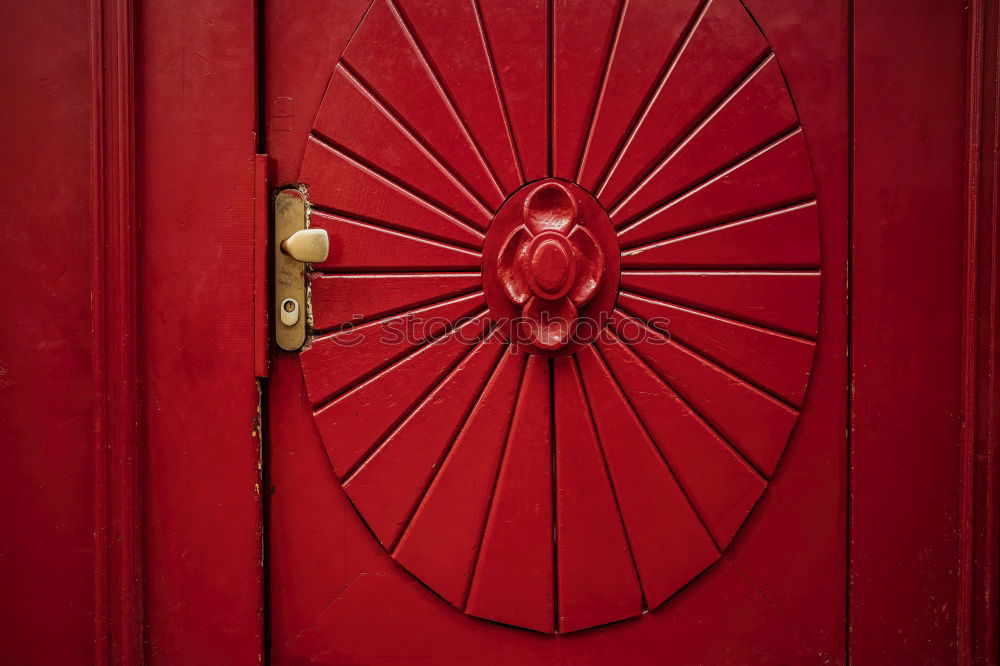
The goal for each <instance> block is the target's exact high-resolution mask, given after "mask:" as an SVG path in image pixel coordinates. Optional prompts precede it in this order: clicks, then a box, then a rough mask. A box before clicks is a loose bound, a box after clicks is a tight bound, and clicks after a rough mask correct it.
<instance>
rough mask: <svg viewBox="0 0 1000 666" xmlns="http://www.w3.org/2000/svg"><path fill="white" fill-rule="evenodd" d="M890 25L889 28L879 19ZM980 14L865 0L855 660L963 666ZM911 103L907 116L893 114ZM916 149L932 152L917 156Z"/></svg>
mask: <svg viewBox="0 0 1000 666" xmlns="http://www.w3.org/2000/svg"><path fill="white" fill-rule="evenodd" d="M890 15H891V18H890ZM890 20H891V21H892V25H893V29H892V30H891V31H883V30H878V29H876V28H875V26H878V25H881V24H882V23H883V22H885V21H890ZM966 21H967V18H966V12H965V10H964V9H963V8H962V7H954V6H947V5H938V4H935V3H928V2H917V3H914V4H912V5H911V7H910V10H909V11H908V12H906V13H905V14H904V15H900V14H896V13H895V12H894V11H893V9H892V8H891V7H890V6H889V4H887V3H884V2H873V3H866V4H861V3H858V4H857V5H856V6H855V13H854V23H853V27H854V35H855V37H854V40H855V53H856V57H855V61H854V72H855V76H854V98H853V100H854V101H853V112H854V117H855V121H854V123H855V133H856V136H855V142H854V143H855V151H854V154H853V165H854V173H855V188H854V190H853V196H852V205H853V214H854V235H853V242H852V255H851V258H852V265H853V275H852V277H853V279H854V280H855V282H856V287H855V289H854V290H853V295H852V304H853V312H852V321H853V322H854V326H853V333H852V335H853V345H852V356H851V371H852V374H853V378H854V387H855V393H854V399H853V400H852V423H851V429H852V438H851V464H852V475H851V485H852V492H851V501H852V523H851V571H852V579H851V582H852V585H851V625H852V631H851V639H850V648H851V656H852V659H853V660H855V661H857V662H864V661H867V662H883V663H884V662H924V663H958V661H959V659H960V655H959V652H958V637H959V632H958V631H957V624H956V623H957V621H958V616H959V614H960V613H961V612H962V604H961V601H960V597H961V593H960V588H959V585H960V581H959V578H958V575H959V574H958V572H959V569H960V554H959V553H960V550H959V545H960V544H959V534H960V529H959V525H960V523H959V517H960V510H961V509H960V501H961V489H960V483H961V481H960V480H961V478H962V473H961V463H960V459H959V456H958V452H959V451H960V435H961V420H962V418H963V405H962V401H961V386H962V356H961V354H962V344H963V339H962V328H961V322H962V318H963V313H962V303H963V296H964V289H965V273H966V271H967V270H968V269H967V267H966V256H965V254H964V252H965V248H964V247H963V245H964V242H963V238H962V233H961V232H960V231H959V230H960V229H961V227H962V224H961V220H962V216H963V213H964V211H965V205H966V202H965V198H966V197H965V190H964V184H965V182H964V181H965V174H964V173H963V165H964V159H965V153H964V150H965V149H964V146H963V144H964V139H965V130H964V125H965V123H964V121H963V117H962V116H963V113H964V111H965V98H964V92H965V88H964V83H963V75H964V71H965V66H966V62H967V60H966V59H967V53H966V50H965V39H966V33H965V31H966V25H967V23H966ZM923 40H933V42H934V44H935V48H934V49H933V52H931V51H917V52H914V51H913V50H911V49H910V48H909V46H910V45H911V44H914V43H918V42H921V41H923ZM861 72H864V75H861ZM890 72H891V73H892V74H891V78H888V79H887V78H885V77H886V76H887V75H890ZM903 72H905V75H900V73H903ZM890 100H891V102H890ZM901 101H905V102H904V105H905V108H906V109H907V113H906V114H905V116H902V117H901V116H900V115H899V114H898V113H895V112H894V111H893V109H898V108H900V107H899V106H898V104H899V103H900V102H901ZM914 146H920V151H919V152H920V154H925V155H933V156H934V158H933V159H915V158H914V152H913V149H914ZM900 164H906V168H905V169H900V168H899V165H900ZM876 176H877V178H878V180H877V181H874V180H873V178H875V177H876ZM917 229H919V233H914V230H917ZM921 267H926V268H930V267H933V270H930V271H927V270H921ZM864 285H879V288H878V289H875V288H870V289H866V288H864ZM917 327H919V331H920V333H919V334H915V333H914V332H915V330H916V328H917ZM929 350H933V352H930V351H929ZM887 352H890V353H887ZM969 416H971V415H969ZM899 497H906V498H908V501H906V502H898V501H895V500H896V498H899ZM900 553H902V556H901V555H900ZM902 609H906V611H905V612H903V611H902ZM986 663H988V662H986Z"/></svg>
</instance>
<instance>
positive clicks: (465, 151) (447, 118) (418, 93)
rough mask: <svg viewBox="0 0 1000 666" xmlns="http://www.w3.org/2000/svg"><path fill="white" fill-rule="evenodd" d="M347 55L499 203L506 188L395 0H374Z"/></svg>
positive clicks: (460, 171) (463, 174)
mask: <svg viewBox="0 0 1000 666" xmlns="http://www.w3.org/2000/svg"><path fill="white" fill-rule="evenodd" d="M343 58H344V60H345V61H346V62H347V64H348V65H350V67H351V68H352V69H353V70H354V71H355V72H357V74H358V76H359V77H360V78H361V79H362V80H363V81H365V83H366V84H367V85H368V87H369V88H370V89H371V90H373V91H376V92H377V94H378V95H379V97H380V98H382V99H383V100H384V101H385V103H386V105H387V106H389V107H390V108H393V109H395V110H397V111H398V113H399V114H400V115H402V116H403V117H405V118H407V119H408V120H409V123H410V124H411V125H412V127H413V129H414V130H415V131H416V132H417V134H419V135H420V136H421V137H424V138H426V140H427V141H428V143H429V144H430V146H431V147H432V148H433V149H434V150H435V151H436V152H437V153H438V154H439V155H440V156H441V158H442V161H444V162H445V164H447V165H448V166H449V167H451V169H452V171H453V173H455V174H456V175H457V176H458V177H459V178H460V179H464V180H466V181H467V183H468V185H469V186H471V187H472V188H473V190H474V191H475V192H476V193H477V194H478V195H479V196H480V197H481V198H482V199H483V200H484V201H486V202H487V204H488V205H489V206H490V207H491V208H493V209H496V207H498V206H499V205H500V202H501V201H502V200H503V192H502V191H501V190H500V187H499V185H498V184H497V183H496V181H495V180H494V179H493V176H492V174H491V173H490V171H489V169H488V167H487V166H486V163H485V161H484V160H483V157H482V155H481V154H480V152H479V149H478V146H476V145H475V144H474V142H473V140H472V138H471V137H470V136H469V131H468V128H467V127H466V126H465V124H464V121H463V120H462V119H461V117H460V116H459V115H458V112H457V111H456V109H455V106H454V104H453V103H452V102H451V100H450V98H449V96H448V94H447V92H446V90H445V88H444V87H443V85H442V82H441V78H440V74H439V73H438V72H437V70H436V69H435V68H434V67H433V66H432V63H431V61H430V60H429V58H428V57H427V54H426V53H425V52H424V49H423V46H422V45H421V43H420V42H418V41H416V40H415V39H414V36H413V30H412V27H411V26H410V25H409V22H408V21H406V19H405V17H404V16H403V15H402V14H401V13H400V11H399V8H398V7H397V5H396V3H395V0H375V2H374V3H373V4H372V7H371V9H369V10H368V13H367V14H366V15H365V20H364V21H363V22H362V23H361V25H360V26H359V28H358V31H357V32H356V33H355V34H354V35H353V36H352V38H351V41H350V44H349V45H348V47H347V49H346V50H345V51H344V55H343Z"/></svg>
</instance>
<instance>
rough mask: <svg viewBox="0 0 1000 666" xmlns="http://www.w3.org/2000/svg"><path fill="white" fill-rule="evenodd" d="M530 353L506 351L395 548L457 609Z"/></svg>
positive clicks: (469, 575)
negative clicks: (491, 481)
mask: <svg viewBox="0 0 1000 666" xmlns="http://www.w3.org/2000/svg"><path fill="white" fill-rule="evenodd" d="M526 357H527V355H526V354H513V353H511V352H510V350H509V349H508V351H507V352H506V353H505V354H504V356H503V358H502V360H501V362H500V365H499V367H498V368H497V369H496V371H495V372H494V373H493V375H492V376H491V377H490V379H489V381H488V383H487V385H486V387H485V388H484V389H483V395H482V398H481V399H480V400H479V401H478V402H477V403H476V406H475V407H474V408H473V410H472V413H471V414H470V415H469V418H468V420H467V421H466V423H465V426H464V427H463V429H462V432H461V433H459V435H458V437H457V439H456V440H455V444H454V446H453V447H452V450H451V453H450V454H449V455H448V457H447V459H446V460H445V462H444V464H443V465H442V466H441V470H440V472H438V474H437V476H435V478H434V481H433V482H432V483H431V486H430V488H429V489H428V490H427V494H426V496H425V497H424V498H423V499H422V500H421V502H420V505H419V507H418V508H417V510H416V512H415V513H414V515H413V519H412V520H411V521H410V524H409V525H408V526H407V528H406V531H405V532H404V533H403V536H402V537H401V538H400V540H399V544H398V546H397V547H396V550H395V551H394V556H395V557H396V559H397V560H398V561H399V562H400V564H402V565H403V566H405V567H406V568H407V569H409V570H410V571H412V572H414V573H415V574H416V575H418V576H420V579H421V580H424V581H426V582H427V584H428V585H431V586H432V587H433V588H434V590H436V591H437V592H438V593H439V594H440V595H441V596H442V597H444V598H445V599H446V600H447V601H448V602H449V603H451V604H452V605H454V606H456V607H458V608H464V606H465V599H466V596H467V594H468V591H469V584H470V583H471V581H472V572H473V568H474V565H475V561H476V556H477V553H478V550H479V544H480V540H481V539H482V534H483V528H484V526H485V523H486V514H487V512H488V511H489V507H490V501H491V498H492V496H493V487H494V485H495V479H496V476H497V474H498V472H499V468H500V458H501V456H502V455H503V451H504V449H505V445H506V441H507V432H508V428H509V425H510V420H511V418H512V414H513V412H514V406H515V400H516V398H517V394H518V390H519V386H520V383H521V377H522V374H523V372H524V365H525V359H526ZM484 433H489V434H488V435H485V436H484ZM484 478H485V479H492V480H494V482H493V483H488V484H484V483H482V482H481V479H484Z"/></svg>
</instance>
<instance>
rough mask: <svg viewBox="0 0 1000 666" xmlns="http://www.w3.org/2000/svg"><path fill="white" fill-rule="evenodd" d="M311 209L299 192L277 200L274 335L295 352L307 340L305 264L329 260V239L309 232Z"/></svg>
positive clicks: (285, 192) (284, 192)
mask: <svg viewBox="0 0 1000 666" xmlns="http://www.w3.org/2000/svg"><path fill="white" fill-rule="evenodd" d="M308 219H309V218H308V206H307V204H306V200H305V195H303V194H302V192H300V191H298V190H282V191H281V192H279V193H278V195H277V196H276V197H275V199H274V307H275V311H274V319H273V321H274V322H275V323H274V335H275V338H276V339H277V342H278V346H279V347H281V348H282V349H284V350H287V351H295V350H296V349H298V348H300V347H301V346H302V345H303V344H304V343H305V341H306V326H307V323H308V322H307V319H308V316H307V314H308V311H309V309H308V303H307V291H306V262H313V261H316V262H319V261H324V260H325V259H326V256H327V253H328V252H329V247H330V243H329V239H328V238H327V236H326V232H325V231H324V230H322V229H308V228H307V226H308Z"/></svg>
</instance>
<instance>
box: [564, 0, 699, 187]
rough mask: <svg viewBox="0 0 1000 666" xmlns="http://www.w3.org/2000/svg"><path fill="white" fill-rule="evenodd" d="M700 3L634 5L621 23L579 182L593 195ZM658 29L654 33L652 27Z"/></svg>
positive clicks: (629, 5) (626, 10) (627, 6)
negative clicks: (593, 190) (591, 191)
mask: <svg viewBox="0 0 1000 666" xmlns="http://www.w3.org/2000/svg"><path fill="white" fill-rule="evenodd" d="M700 4H701V3H700V2H696V1H695V0H684V1H683V2H670V3H663V2H648V1H647V2H629V3H626V4H625V6H624V10H623V11H622V12H621V16H620V18H619V19H618V28H617V30H616V32H615V36H614V40H613V41H612V44H611V46H610V50H609V56H608V61H607V64H606V65H605V70H604V82H603V84H602V86H601V94H600V97H599V98H598V102H597V105H596V106H595V108H594V119H593V121H592V126H591V128H590V133H589V136H588V139H587V144H586V148H585V150H584V153H583V159H582V160H581V163H580V169H579V171H578V173H577V178H576V180H577V181H578V182H579V183H580V184H581V185H582V186H583V187H585V188H588V189H594V188H595V187H596V185H597V184H598V183H599V182H600V180H601V178H602V176H603V175H604V173H605V171H606V169H607V168H609V167H610V166H611V162H612V160H613V159H614V158H615V157H616V153H617V151H618V149H619V147H620V145H621V142H622V141H624V139H625V137H626V136H627V134H628V131H629V129H630V126H631V124H632V123H633V122H635V121H636V120H637V116H638V114H639V113H640V112H641V109H642V108H643V106H644V105H645V101H646V99H647V98H648V96H649V95H651V94H652V92H653V90H654V88H655V86H656V82H657V78H658V77H659V76H661V73H662V72H663V71H664V70H665V68H667V67H669V63H670V61H671V59H672V57H673V54H674V53H675V52H676V51H677V49H678V48H679V46H680V44H681V43H682V41H683V39H684V35H685V34H686V33H687V31H688V30H689V28H690V27H691V25H692V24H693V22H694V20H695V18H696V17H697V13H698V11H699V5H700ZM653 26H655V28H654V27H653Z"/></svg>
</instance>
